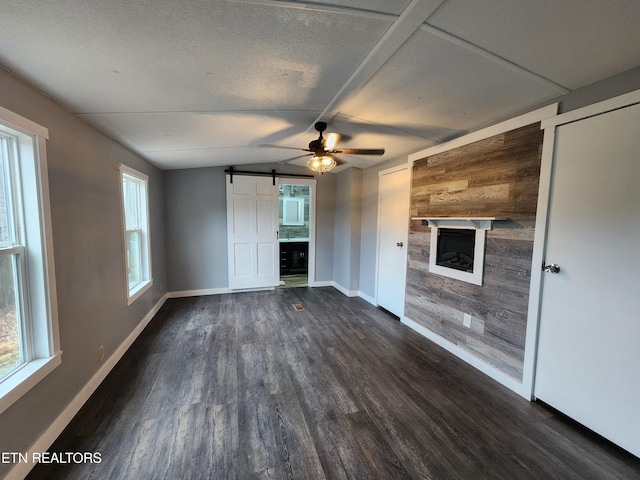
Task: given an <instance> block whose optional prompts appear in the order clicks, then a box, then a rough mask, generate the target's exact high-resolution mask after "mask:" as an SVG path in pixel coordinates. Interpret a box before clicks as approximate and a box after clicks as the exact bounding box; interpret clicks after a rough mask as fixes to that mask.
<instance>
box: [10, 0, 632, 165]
mask: <svg viewBox="0 0 640 480" xmlns="http://www.w3.org/2000/svg"><path fill="white" fill-rule="evenodd" d="M0 5H1V8H2V10H1V11H2V15H0V64H2V65H3V66H4V67H5V68H7V69H8V70H10V71H12V72H14V73H15V74H16V75H18V76H20V77H22V78H24V79H25V80H27V81H28V82H30V83H31V84H33V85H35V86H36V87H37V88H39V89H40V90H42V91H43V92H45V93H46V94H48V95H50V96H51V97H53V98H54V99H56V101H58V102H59V103H61V104H62V105H64V106H65V107H67V108H68V109H69V110H70V111H72V112H73V113H75V114H77V115H78V116H80V117H82V118H84V119H85V120H86V121H88V122H90V123H91V124H93V125H95V126H96V127H97V128H99V129H100V130H102V131H104V132H106V133H107V134H108V135H110V136H111V137H113V138H115V139H117V140H118V141H120V142H122V143H123V144H125V145H127V146H128V147H130V148H131V149H133V150H135V151H136V152H138V153H139V154H140V155H142V156H143V157H145V158H147V159H148V160H150V161H151V162H152V163H154V164H156V165H158V166H159V167H160V168H164V169H174V168H191V167H200V166H209V165H225V166H226V165H241V164H246V163H261V162H274V161H283V160H287V159H291V158H293V157H296V156H298V154H303V153H304V152H297V151H295V150H284V149H275V148H264V147H261V145H264V144H270V145H278V146H285V147H300V148H305V147H306V145H307V144H308V143H309V141H310V140H312V139H314V138H315V137H316V136H317V133H316V132H315V131H314V130H313V124H314V122H315V121H317V120H325V121H327V122H329V129H328V130H329V131H333V132H339V133H340V134H342V135H343V137H342V139H341V143H340V144H339V146H342V147H348V148H378V147H384V148H385V149H386V153H385V155H384V156H382V157H366V156H359V157H356V156H349V155H342V156H341V157H340V159H341V160H343V161H345V162H346V165H347V166H348V165H352V166H357V167H361V168H366V167H367V166H370V165H373V164H375V163H378V162H382V161H385V160H388V159H391V158H396V157H399V156H403V155H406V154H408V153H411V152H414V151H416V150H420V149H423V148H426V147H428V146H430V145H432V144H434V143H437V142H440V141H443V140H445V139H448V138H451V137H453V136H457V135H460V134H462V133H464V132H465V131H469V130H473V129H476V128H479V127H481V126H484V125H487V124H489V123H492V122H495V121H497V120H501V119H503V118H506V117H508V116H510V115H514V114H516V113H520V112H522V111H525V110H527V109H529V108H532V107H534V106H537V105H540V104H543V103H544V102H546V101H550V100H551V99H553V98H556V97H558V96H560V95H562V94H564V93H568V92H569V91H571V90H574V89H577V88H579V87H582V86H584V85H587V84H589V83H592V82H595V81H597V80H601V79H603V78H606V77H608V76H611V75H614V74H617V73H620V72H622V71H625V70H628V69H630V68H633V67H635V66H638V65H640V50H639V49H638V45H640V29H639V28H638V27H637V25H638V24H639V23H640V3H639V2H636V1H632V0H606V1H604V0H603V1H596V0H585V1H583V2H575V1H574V0H537V1H536V2H513V1H512V0H492V1H491V2H477V1H475V0H445V1H441V0H413V1H411V0H394V1H389V0H375V1H371V0H334V1H332V0H322V1H315V2H298V1H279V0H233V1H224V0H218V1H212V0H189V1H185V0H110V1H109V2H105V1H102V0H100V1H98V0H61V1H55V2H52V1H47V2H43V1H41V0H22V1H20V2H16V1H8V0H0ZM305 160H306V159H304V158H303V159H297V160H293V163H297V164H301V165H304V163H305ZM342 168H344V166H343V167H342ZM337 170H339V169H337Z"/></svg>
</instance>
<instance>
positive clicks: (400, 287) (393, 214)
mask: <svg viewBox="0 0 640 480" xmlns="http://www.w3.org/2000/svg"><path fill="white" fill-rule="evenodd" d="M379 185H380V187H379V191H380V203H379V212H380V213H379V219H380V225H379V230H378V298H377V303H378V305H380V306H381V307H382V308H384V309H385V310H388V311H390V312H391V313H393V314H394V315H397V316H398V317H402V316H403V315H404V290H405V284H406V274H407V243H408V238H409V190H410V184H409V169H408V168H403V169H400V170H394V171H389V172H380V181H379Z"/></svg>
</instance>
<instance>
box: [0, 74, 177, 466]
mask: <svg viewBox="0 0 640 480" xmlns="http://www.w3.org/2000/svg"><path fill="white" fill-rule="evenodd" d="M0 105H2V106H3V107H5V108H7V109H9V110H12V111H13V112H15V113H17V114H19V115H22V116H24V117H26V118H28V119H30V120H33V121H35V122H37V123H39V124H41V125H43V126H45V127H47V128H48V129H49V137H50V138H49V140H48V142H47V160H48V165H49V187H50V199H51V216H52V222H53V247H54V257H55V269H56V283H57V292H58V315H59V323H60V340H61V348H62V350H63V355H62V365H60V366H59V367H58V368H56V369H55V370H54V371H53V372H52V373H51V374H50V375H48V376H47V377H46V378H45V379H44V380H42V381H41V382H40V383H38V384H37V385H36V386H35V387H34V388H33V389H31V390H30V391H29V392H28V393H27V394H26V395H25V396H23V397H22V398H20V399H19V400H18V401H17V402H16V403H14V404H13V405H12V406H11V407H10V408H9V409H8V410H6V411H5V412H4V413H3V414H1V415H0V432H2V434H1V435H0V451H3V452H26V451H28V449H29V448H30V447H31V445H32V444H33V443H34V442H35V441H36V440H37V439H38V438H39V436H40V435H41V434H42V433H43V432H44V431H45V430H46V429H47V428H48V427H49V426H50V424H51V423H52V422H53V421H54V420H55V419H56V418H57V416H58V415H59V414H60V413H61V412H62V410H63V409H64V408H65V407H66V406H67V405H68V404H69V403H70V402H71V401H72V400H73V398H74V397H75V396H76V395H77V394H78V393H79V391H80V390H81V389H82V388H83V387H84V386H85V384H86V383H87V382H88V381H89V380H90V378H91V377H92V376H93V375H94V374H95V373H96V371H97V370H98V369H99V368H100V367H101V364H100V363H99V362H98V347H99V346H100V345H104V349H105V357H109V356H110V355H112V354H113V352H114V351H115V349H116V348H117V347H118V346H119V345H120V344H121V343H122V342H123V341H124V340H125V339H126V338H127V336H128V335H129V334H130V333H131V332H132V330H133V329H134V328H135V327H136V325H137V324H138V323H139V322H140V321H141V320H142V319H143V318H144V316H145V315H146V314H147V313H148V312H149V311H150V310H151V309H152V307H153V306H154V305H155V304H156V303H157V302H158V300H160V299H161V297H162V296H163V295H164V293H165V292H166V285H167V283H166V269H165V250H164V220H163V219H164V212H163V204H162V196H163V191H162V188H163V187H162V172H161V171H159V170H157V169H156V168H154V167H152V166H151V165H150V164H148V163H147V162H146V161H144V160H143V159H141V158H140V157H138V156H136V155H134V154H133V153H131V152H130V151H129V150H127V149H125V148H124V147H122V146H121V145H119V144H117V143H115V142H113V141H112V140H110V139H109V138H107V137H106V136H105V135H103V134H101V133H99V132H98V131H96V130H95V129H93V128H91V127H90V126H89V125H88V124H86V123H85V122H83V121H82V120H79V119H78V118H76V117H74V116H73V115H71V114H70V113H68V112H67V111H65V110H64V109H62V108H61V107H60V106H59V105H57V104H55V103H54V102H52V101H51V100H50V99H49V98H47V97H45V96H43V95H41V94H40V93H38V92H36V91H35V90H33V89H32V88H31V87H30V86H28V85H26V84H25V83H23V82H21V81H20V80H19V79H17V78H16V77H14V76H13V75H11V74H9V73H7V72H6V71H5V70H1V69H0ZM119 162H122V163H124V164H126V165H128V166H130V167H133V168H136V169H138V170H140V171H143V172H144V173H146V174H148V175H149V186H150V214H151V219H150V220H151V248H152V261H153V264H152V269H153V279H154V284H153V287H152V288H151V289H150V290H149V291H147V292H146V293H145V294H144V295H143V296H142V297H141V298H139V299H138V300H137V301H136V302H135V303H134V304H133V305H131V306H130V307H126V304H125V281H124V267H123V260H122V258H123V256H122V255H123V252H122V248H123V247H122V238H121V235H122V233H121V232H122V230H121V220H120V189H119V176H118V163H119ZM11 467H12V465H6V464H5V465H2V464H0V477H2V476H4V475H6V474H7V472H8V470H9V469H10V468H11Z"/></svg>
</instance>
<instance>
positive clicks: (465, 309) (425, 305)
mask: <svg viewBox="0 0 640 480" xmlns="http://www.w3.org/2000/svg"><path fill="white" fill-rule="evenodd" d="M542 137H543V135H542V131H541V130H540V124H539V123H536V124H533V125H529V126H525V127H522V128H519V129H516V130H512V131H509V132H505V133H502V134H499V135H495V136H493V137H490V138H487V139H484V140H481V141H478V142H474V143H471V144H469V145H465V146H463V147H459V148H455V149H452V150H448V151H446V152H442V153H439V154H437V155H434V156H431V157H427V158H424V159H421V160H418V161H416V162H414V165H413V176H412V186H411V216H419V217H427V216H431V217H433V216H443V217H447V216H449V217H473V216H477V217H503V218H507V219H508V220H503V221H496V222H494V228H493V230H490V231H488V232H487V241H486V247H485V264H484V279H483V285H482V286H478V285H473V284H471V283H466V282H462V281H459V280H455V279H452V278H447V277H443V276H440V275H435V274H432V273H430V272H429V247H430V245H429V244H430V228H429V227H428V226H426V225H423V224H422V222H421V221H416V220H414V221H411V225H410V232H409V249H408V252H409V260H408V269H407V291H406V304H405V316H407V317H408V318H410V319H411V320H413V321H415V322H417V323H419V324H420V325H422V326H423V327H425V328H428V329H429V330H431V331H432V332H434V333H437V334H438V335H440V336H442V337H443V338H445V339H447V340H449V341H450V342H453V343H455V344H456V345H458V346H459V347H461V348H463V349H465V350H467V351H469V352H471V353H472V354H473V355H475V356H477V357H478V358H480V359H482V360H484V361H486V362H487V363H489V364H491V365H492V366H494V368H496V369H498V370H500V371H502V372H504V373H506V374H507V375H509V376H511V377H512V378H514V379H517V380H521V379H522V370H523V363H524V345H525V332H526V322H527V309H528V301H529V282H530V278H531V257H532V254H533V238H534V233H535V232H534V225H535V217H536V204H537V196H538V182H539V175H540V158H541V152H542ZM464 314H468V315H470V316H471V326H470V327H465V326H464V323H463V319H464Z"/></svg>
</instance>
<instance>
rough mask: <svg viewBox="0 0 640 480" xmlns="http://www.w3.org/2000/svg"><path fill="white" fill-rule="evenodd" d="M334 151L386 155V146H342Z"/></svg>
mask: <svg viewBox="0 0 640 480" xmlns="http://www.w3.org/2000/svg"><path fill="white" fill-rule="evenodd" d="M332 153H345V154H347V155H384V148H341V149H339V150H334V151H333V152H332Z"/></svg>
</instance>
